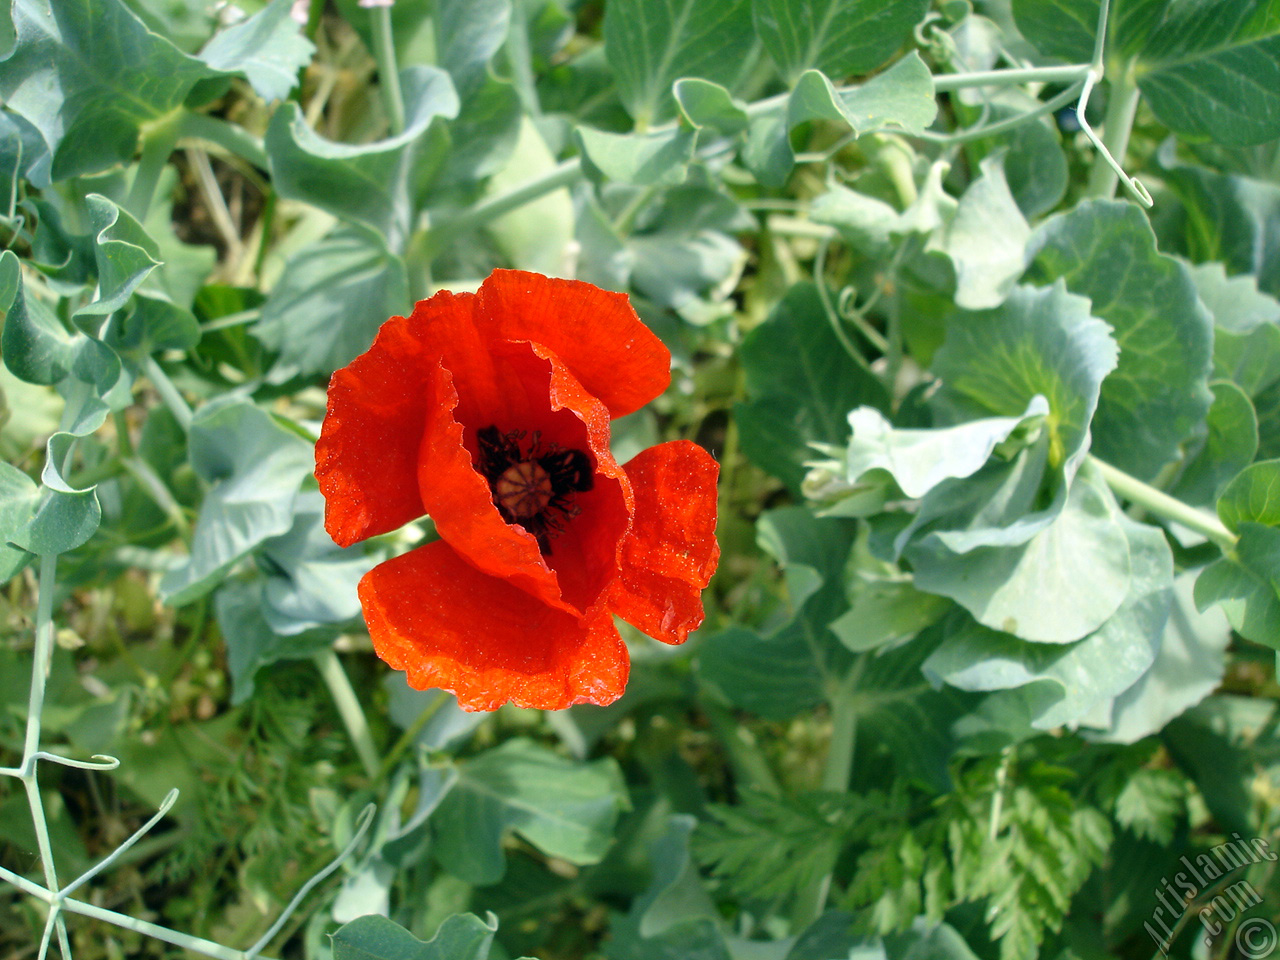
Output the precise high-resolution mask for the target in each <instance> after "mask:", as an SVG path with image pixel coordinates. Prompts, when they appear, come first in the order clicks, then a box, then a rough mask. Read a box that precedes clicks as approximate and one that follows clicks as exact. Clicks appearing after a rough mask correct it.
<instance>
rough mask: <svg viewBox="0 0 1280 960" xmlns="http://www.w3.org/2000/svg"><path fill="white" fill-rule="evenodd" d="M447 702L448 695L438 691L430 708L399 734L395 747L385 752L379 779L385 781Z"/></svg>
mask: <svg viewBox="0 0 1280 960" xmlns="http://www.w3.org/2000/svg"><path fill="white" fill-rule="evenodd" d="M448 702H449V695H448V694H447V693H444V692H443V691H440V695H439V696H437V697H436V698H435V699H434V700H432V701H431V704H430V706H428V707H427V708H426V709H425V710H423V711H422V712H421V713H419V714H418V716H417V718H416V719H415V720H414V721H413V723H411V724H410V725H409V726H408V728H406V729H405V731H404V733H403V734H401V736H400V739H399V740H397V741H396V742H395V746H393V747H392V748H391V749H390V750H389V751H387V755H386V756H385V757H383V759H382V764H381V765H380V767H379V771H378V774H379V779H385V778H386V777H388V776H390V774H391V771H392V770H394V769H395V766H396V764H397V763H399V762H400V758H401V757H402V756H404V753H405V751H406V750H408V749H409V748H410V747H412V746H413V745H414V744H415V743H417V741H418V734H420V733H422V731H423V730H425V729H426V726H427V724H428V723H430V722H431V718H432V717H434V716H435V715H436V714H437V713H439V712H440V708H441V707H443V706H444V705H445V704H446V703H448Z"/></svg>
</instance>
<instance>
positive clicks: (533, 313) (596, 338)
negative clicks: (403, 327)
mask: <svg viewBox="0 0 1280 960" xmlns="http://www.w3.org/2000/svg"><path fill="white" fill-rule="evenodd" d="M477 298H478V300H477V303H476V326H477V328H478V329H479V330H480V332H481V334H482V335H484V336H487V337H491V338H493V339H495V340H531V341H533V342H535V343H540V344H543V345H544V346H545V347H547V348H548V349H549V350H551V351H552V352H554V353H555V354H556V355H557V356H558V357H559V358H560V359H561V360H562V361H563V362H564V365H565V366H566V367H568V369H569V372H570V373H572V374H573V376H574V377H575V378H576V379H577V380H578V382H579V383H581V384H582V386H583V387H584V388H586V391H587V393H589V394H591V395H592V396H594V397H597V398H599V400H600V401H601V402H602V403H603V404H604V405H605V407H606V408H608V410H609V413H610V414H611V415H612V416H614V417H620V416H623V415H624V414H628V413H632V412H633V411H635V410H638V409H640V408H641V407H643V406H644V405H645V404H646V403H648V402H649V401H650V400H652V399H653V398H654V397H656V396H658V394H660V393H662V391H663V390H665V389H666V388H667V384H669V383H670V382H671V352H670V351H669V350H667V348H666V346H665V345H664V344H663V343H662V341H661V340H659V339H658V337H657V336H655V335H654V333H653V331H651V330H650V329H649V328H648V327H646V326H645V325H644V323H643V322H642V321H641V320H640V318H639V317H637V316H636V312H635V310H633V309H632V308H631V303H630V301H629V300H628V299H627V297H626V295H625V294H621V293H611V292H609V291H607V290H601V289H600V288H599V287H596V286H593V285H591V284H589V283H584V282H582V281H581V280H558V279H554V278H551V277H544V276H542V275H541V274H537V273H526V272H524V271H522V270H495V271H494V272H493V273H492V274H490V275H489V277H488V279H486V280H485V281H484V283H482V284H481V285H480V289H479V291H478V292H477ZM458 391H459V393H462V392H463V390H462V386H461V385H459V387H458Z"/></svg>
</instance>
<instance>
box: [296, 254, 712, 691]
mask: <svg viewBox="0 0 1280 960" xmlns="http://www.w3.org/2000/svg"><path fill="white" fill-rule="evenodd" d="M670 364H671V358H670V354H669V353H668V351H667V349H666V347H664V346H663V344H662V342H661V341H660V340H659V339H658V338H657V337H655V336H654V335H653V333H651V332H650V331H649V329H648V328H647V327H645V326H644V324H643V323H641V322H640V319H639V318H638V317H637V316H636V314H635V311H634V310H632V309H631V305H630V303H628V301H627V298H626V297H625V296H624V295H622V294H617V293H608V292H606V291H604V290H600V289H598V288H597V287H593V286H592V285H591V284H589V283H582V282H580V281H576V280H553V279H549V278H547V277H543V276H540V275H538V274H533V273H523V272H520V271H515V270H498V271H496V272H494V274H493V275H492V276H490V277H489V278H488V279H487V280H485V281H484V283H483V284H481V286H480V290H479V291H478V292H477V293H475V294H467V293H464V294H453V293H449V292H447V291H443V292H441V293H438V294H436V295H435V296H434V297H432V298H431V299H429V300H423V301H420V302H419V303H418V304H417V305H416V306H415V307H414V310H413V313H412V314H410V316H408V317H392V318H391V319H390V320H388V321H387V322H386V323H385V324H383V326H382V329H381V330H379V331H378V336H377V338H376V339H375V340H374V342H373V346H372V347H370V348H369V350H368V352H367V353H364V354H362V355H361V356H359V357H357V358H356V359H355V360H353V361H352V362H351V363H350V364H349V365H348V366H346V367H344V368H343V369H341V370H339V371H337V372H336V373H335V374H334V375H333V379H332V380H331V381H330V383H329V407H328V413H327V414H326V416H325V421H324V426H323V428H322V430H321V432H320V440H319V442H318V443H317V444H316V478H317V479H318V480H319V481H320V490H321V491H322V492H323V493H324V496H325V529H326V530H328V531H329V535H330V536H332V537H333V539H334V540H335V541H336V542H337V543H339V544H341V545H342V546H348V545H350V544H352V543H355V542H357V541H359V540H363V539H364V538H366V537H371V536H375V535H377V534H380V533H386V532H388V531H390V530H394V529H396V528H397V527H399V526H402V525H403V524H405V523H407V522H408V521H410V520H413V519H414V518H416V517H419V516H422V515H423V514H424V513H425V514H430V515H431V517H432V519H433V520H434V521H435V525H436V529H437V530H438V531H439V534H440V537H441V539H439V540H437V541H435V542H433V543H428V544H426V545H425V546H422V547H418V548H417V549H416V550H412V551H410V552H409V553H406V554H404V555H403V556H400V557H396V558H395V559H393V560H388V561H387V562H385V563H383V564H380V565H379V566H377V567H375V568H374V569H373V570H371V571H369V573H368V574H366V575H365V576H364V578H363V579H362V580H361V581H360V602H361V605H362V606H363V608H364V614H365V620H366V621H367V623H368V625H369V633H370V635H371V636H372V637H373V645H374V649H375V650H376V651H377V652H378V656H380V657H381V658H382V659H383V660H385V661H386V662H387V663H388V664H390V665H391V666H392V667H395V668H396V669H399V670H404V671H405V672H406V673H407V674H408V679H409V683H410V684H411V685H412V686H414V687H416V688H418V689H424V688H426V687H443V688H444V689H446V690H452V691H453V692H454V693H455V694H457V696H458V701H459V703H461V704H462V706H463V707H464V708H466V709H468V710H493V709H496V708H497V707H499V706H501V705H502V704H503V703H505V702H507V701H508V700H510V701H512V702H514V703H516V704H518V705H520V706H525V707H540V708H542V709H546V710H554V709H560V708H563V707H567V706H570V705H571V704H575V703H596V704H601V705H603V704H607V703H611V702H613V701H614V700H616V699H617V698H618V697H619V696H621V695H622V690H623V688H624V687H625V686H626V682H627V670H628V659H627V650H626V646H625V645H624V644H623V642H622V638H621V637H620V636H619V634H618V631H617V628H616V627H615V626H614V622H613V617H614V615H615V614H616V615H617V616H619V617H622V618H623V619H624V620H626V621H627V622H628V623H631V624H632V625H634V626H636V627H638V628H639V629H640V630H642V631H644V632H645V633H647V634H649V635H650V636H652V637H655V638H657V639H658V640H661V641H663V642H665V643H682V642H683V641H684V640H685V638H686V637H688V635H689V632H690V631H691V630H694V629H696V628H697V626H698V625H699V624H700V623H701V622H702V600H701V596H700V593H701V590H702V588H703V587H705V586H706V585H707V582H708V580H709V579H710V578H711V574H712V573H713V572H714V571H715V567H716V562H717V560H718V559H719V553H720V549H719V546H718V545H717V543H716V539H715V513H716V491H715V484H716V477H717V474H718V469H719V468H718V466H717V464H716V462H715V461H714V460H713V459H712V458H711V457H710V455H709V454H707V453H706V452H705V451H704V450H702V448H700V447H698V446H696V445H694V444H692V443H688V442H686V441H674V442H671V443H663V444H659V445H658V446H656V447H651V448H649V449H648V450H645V451H644V452H643V453H641V454H639V455H638V456H637V457H635V458H634V459H633V460H631V461H630V462H629V463H627V464H625V465H624V466H619V465H618V464H617V462H616V461H615V460H614V459H613V456H612V454H611V453H610V452H609V421H610V420H611V419H612V418H613V417H619V416H622V415H624V414H627V413H631V412H632V411H634V410H637V409H639V408H640V407H641V406H643V405H644V404H646V403H648V402H649V401H650V400H652V399H653V398H654V397H656V396H657V395H658V394H660V393H661V392H662V391H663V390H664V389H665V388H666V386H667V384H668V382H669V381H670V377H671V374H670Z"/></svg>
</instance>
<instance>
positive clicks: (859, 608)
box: [830, 580, 951, 653]
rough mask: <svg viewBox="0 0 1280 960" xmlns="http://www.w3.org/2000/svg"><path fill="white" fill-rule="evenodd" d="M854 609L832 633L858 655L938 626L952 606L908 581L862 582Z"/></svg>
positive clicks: (853, 595)
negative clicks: (939, 620)
mask: <svg viewBox="0 0 1280 960" xmlns="http://www.w3.org/2000/svg"><path fill="white" fill-rule="evenodd" d="M849 600H850V606H849V609H848V610H847V611H845V612H844V613H842V614H841V615H840V616H839V617H837V618H836V619H835V620H833V621H831V624H830V627H831V632H832V633H834V634H835V635H836V636H837V637H839V638H840V642H841V643H843V644H844V645H845V646H846V647H848V648H849V649H850V650H852V651H853V652H854V653H861V652H863V651H866V650H874V649H876V648H877V647H882V646H884V645H886V644H890V643H895V642H896V641H899V640H905V639H907V638H908V637H912V636H914V635H915V634H917V633H919V632H920V631H921V630H923V629H924V628H925V627H927V626H929V625H931V624H933V623H936V622H937V621H938V619H939V618H940V617H941V616H942V615H943V614H944V613H946V612H947V610H948V609H950V607H951V604H949V603H948V602H947V601H946V600H943V599H942V598H941V597H937V596H934V595H933V594H931V593H923V592H921V591H920V590H917V589H916V588H915V587H913V586H912V585H911V584H910V583H909V582H907V581H895V580H880V581H871V582H869V583H859V584H858V585H857V586H856V587H855V589H854V590H853V591H851V596H850V598H849Z"/></svg>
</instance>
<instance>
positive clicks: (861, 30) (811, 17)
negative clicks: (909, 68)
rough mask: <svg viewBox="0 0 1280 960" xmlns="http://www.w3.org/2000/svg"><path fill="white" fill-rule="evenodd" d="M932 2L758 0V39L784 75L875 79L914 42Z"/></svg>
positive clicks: (754, 13)
mask: <svg viewBox="0 0 1280 960" xmlns="http://www.w3.org/2000/svg"><path fill="white" fill-rule="evenodd" d="M927 6H928V3H927V2H926V0H906V2H901V3H882V2H880V0H752V4H751V14H752V19H753V20H754V21H755V27H756V33H757V34H758V35H759V37H760V39H761V41H762V42H763V43H764V47H765V49H766V50H767V51H768V52H769V56H771V57H772V58H773V61H774V63H776V64H777V65H778V69H779V70H780V71H781V72H782V75H783V76H784V77H785V78H787V79H788V80H794V79H795V78H796V77H797V76H799V75H800V74H801V73H803V72H804V71H805V70H808V69H815V70H821V71H822V72H823V73H825V74H827V75H828V76H832V77H846V76H853V75H857V74H864V73H870V72H871V71H873V70H874V69H875V68H876V67H878V66H880V65H881V64H883V63H884V62H885V61H886V60H888V59H889V57H891V56H892V55H893V54H894V52H895V51H897V50H898V48H899V47H901V46H902V44H903V43H904V42H905V41H906V40H907V39H908V38H909V37H910V35H911V30H912V28H913V27H915V25H916V24H917V23H919V22H920V20H921V19H922V18H923V17H924V13H925V8H926V7H927Z"/></svg>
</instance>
